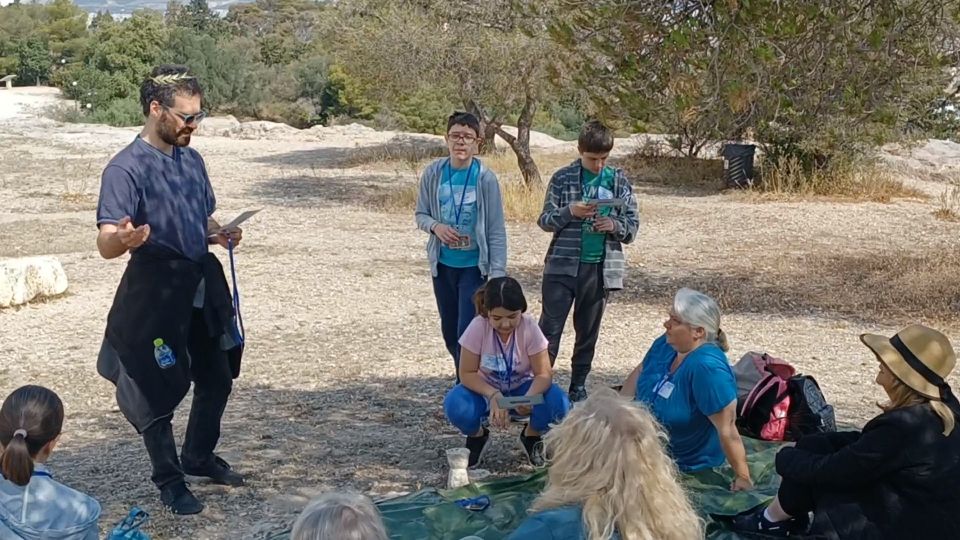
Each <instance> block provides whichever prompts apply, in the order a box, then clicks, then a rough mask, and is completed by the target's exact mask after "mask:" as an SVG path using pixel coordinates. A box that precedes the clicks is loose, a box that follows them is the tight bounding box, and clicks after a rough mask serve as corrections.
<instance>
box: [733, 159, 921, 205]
mask: <svg viewBox="0 0 960 540" xmlns="http://www.w3.org/2000/svg"><path fill="white" fill-rule="evenodd" d="M759 172H760V174H759V178H758V180H757V181H756V182H755V183H754V185H753V186H752V187H751V188H750V189H748V190H746V191H745V192H744V193H745V194H746V196H747V197H748V198H750V199H753V200H758V201H766V200H774V201H782V200H843V201H860V202H882V203H887V202H890V201H892V200H893V199H902V198H913V199H926V198H927V196H926V194H924V193H923V192H921V191H919V190H917V189H914V188H911V187H908V186H905V185H904V184H903V182H901V181H900V180H898V179H897V176H896V175H895V174H894V173H893V172H892V171H891V170H890V169H889V167H885V166H882V165H881V164H879V163H874V162H839V163H834V164H833V165H831V166H830V167H827V168H825V169H822V170H814V171H812V172H811V171H807V170H804V168H803V166H802V165H801V163H800V162H799V161H798V160H797V159H794V158H788V159H784V160H782V161H780V162H778V163H776V164H765V163H763V162H761V163H760V167H759Z"/></svg>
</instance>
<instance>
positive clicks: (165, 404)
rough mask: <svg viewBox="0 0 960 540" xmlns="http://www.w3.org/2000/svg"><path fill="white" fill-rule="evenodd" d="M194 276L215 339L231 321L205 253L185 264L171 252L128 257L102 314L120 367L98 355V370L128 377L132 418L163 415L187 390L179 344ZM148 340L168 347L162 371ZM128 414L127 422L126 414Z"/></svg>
mask: <svg viewBox="0 0 960 540" xmlns="http://www.w3.org/2000/svg"><path fill="white" fill-rule="evenodd" d="M201 278H202V279H203V280H204V283H205V296H204V302H203V304H204V306H203V315H204V320H205V322H206V330H207V331H208V337H209V338H210V339H215V340H219V339H220V337H221V336H222V335H223V334H225V333H228V332H231V329H235V328H236V326H235V324H234V321H235V319H234V315H235V313H234V309H233V303H232V297H231V295H230V288H229V286H228V285H227V281H226V278H225V276H224V272H223V265H221V264H220V261H219V260H218V259H217V258H216V257H215V256H214V255H213V254H209V253H208V254H206V255H204V256H203V257H202V258H201V259H200V261H193V260H190V259H187V258H184V257H182V256H180V255H178V254H176V253H174V252H172V251H169V252H157V251H156V250H154V251H151V252H150V253H149V254H147V253H136V254H134V255H133V256H132V257H131V258H130V262H129V263H128V264H127V269H126V271H125V272H124V274H123V278H122V279H121V280H120V286H119V287H118V288H117V293H116V296H115V297H114V300H113V307H111V309H110V314H109V315H108V316H107V329H106V339H105V341H106V342H107V344H109V348H110V349H112V351H111V352H113V351H115V355H116V357H117V358H119V361H120V364H122V368H123V369H122V370H117V369H110V368H109V367H108V366H107V365H106V364H108V362H104V361H103V360H104V359H103V356H104V353H103V352H101V361H100V363H99V365H98V370H99V371H100V373H101V375H103V376H104V377H106V378H108V379H110V380H112V381H113V382H114V383H115V384H117V382H118V381H117V380H114V379H115V378H116V377H117V376H118V373H122V374H124V375H125V376H129V378H130V379H132V380H133V382H134V383H135V385H136V393H137V394H139V396H137V399H135V400H128V401H136V402H138V403H130V404H127V406H128V408H135V409H137V410H136V411H135V412H134V413H133V416H135V417H136V418H138V419H146V420H147V421H151V420H155V419H158V418H162V417H164V416H168V415H169V414H171V413H172V412H173V411H174V409H176V407H177V405H179V404H180V402H181V401H182V400H183V397H184V396H185V395H186V394H187V391H188V390H189V389H190V381H191V372H190V355H189V351H188V349H187V344H188V343H189V337H190V329H191V321H192V317H193V310H194V307H193V300H194V296H195V295H196V292H197V287H198V286H199V284H200V280H201ZM156 338H162V339H163V341H164V343H165V344H166V345H167V346H168V347H170V349H171V350H172V352H173V354H174V357H175V358H176V363H175V364H174V365H173V366H171V367H168V368H165V369H162V368H161V367H160V365H159V364H158V362H157V361H156V359H155V356H154V344H153V342H154V339H156ZM231 344H232V341H231ZM242 353H243V347H242V345H236V346H233V347H232V348H230V349H229V350H228V351H227V355H226V356H227V359H228V361H229V362H230V364H231V371H232V375H233V377H234V378H236V377H237V376H238V375H239V373H240V358H241V355H242ZM118 388H119V386H118ZM118 398H119V394H118ZM121 408H123V404H122V405H121ZM144 408H147V409H148V410H143V409H144ZM128 419H131V415H129V414H128ZM131 421H133V420H132V419H131ZM142 423H143V422H141V421H137V422H134V424H135V425H136V426H137V428H138V429H142V428H143V427H144V426H142V425H137V424H142Z"/></svg>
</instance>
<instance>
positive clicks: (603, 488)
mask: <svg viewBox="0 0 960 540" xmlns="http://www.w3.org/2000/svg"><path fill="white" fill-rule="evenodd" d="M666 438H667V436H666V433H664V431H663V429H662V428H661V427H660V425H659V424H658V423H657V421H656V420H655V419H654V417H653V416H652V415H651V414H650V413H649V412H648V411H647V409H646V408H645V407H644V406H642V405H640V404H639V403H636V402H633V401H631V400H629V399H626V398H622V397H620V396H618V395H617V394H616V392H614V391H613V390H610V389H601V390H599V391H597V392H596V393H595V394H592V395H591V396H590V397H588V398H587V399H586V400H585V401H582V402H581V403H579V404H578V405H577V407H575V408H574V409H572V410H571V412H570V414H568V415H567V417H566V418H565V419H564V420H563V421H562V422H560V424H558V425H557V426H555V427H554V428H553V429H552V430H550V432H549V433H547V434H546V435H545V436H544V445H545V447H546V454H547V456H548V461H549V463H550V467H549V469H548V472H547V485H546V488H545V489H544V491H543V493H542V494H540V497H538V498H537V500H536V501H534V503H533V508H532V510H531V511H532V512H534V513H533V514H532V515H531V516H530V517H528V518H527V519H526V520H525V521H524V522H523V523H521V524H520V527H519V528H518V529H517V530H516V531H514V532H513V534H511V535H510V537H509V540H526V539H530V538H536V539H538V540H609V539H615V540H691V539H699V538H703V534H704V533H703V524H702V521H701V520H700V518H699V517H698V516H697V514H696V513H695V512H694V510H693V507H692V506H691V503H690V501H689V500H688V498H687V495H686V493H685V492H684V490H683V487H682V486H681V485H680V483H679V482H678V481H677V476H678V472H677V467H676V465H675V464H674V462H673V460H672V459H670V456H669V455H668V454H667V452H666V449H665V448H664V445H665V443H666Z"/></svg>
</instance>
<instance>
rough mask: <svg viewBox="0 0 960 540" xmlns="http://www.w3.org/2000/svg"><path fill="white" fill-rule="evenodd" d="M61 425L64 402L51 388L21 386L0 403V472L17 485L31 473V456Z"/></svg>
mask: <svg viewBox="0 0 960 540" xmlns="http://www.w3.org/2000/svg"><path fill="white" fill-rule="evenodd" d="M62 428H63V402H62V401H61V400H60V396H58V395H57V394H56V393H55V392H54V391H53V390H49V389H47V388H44V387H42V386H22V387H20V388H18V389H16V390H14V391H13V393H12V394H10V395H9V396H7V399H5V400H4V401H3V405H2V406H0V445H2V446H3V455H2V456H0V473H2V474H3V477H4V478H6V479H7V480H9V481H11V482H13V483H14V484H16V485H18V486H26V485H27V484H29V483H30V477H31V476H33V469H34V464H33V462H34V460H35V459H36V458H37V455H38V454H39V453H40V452H41V451H42V450H43V449H44V448H46V447H47V446H48V445H49V444H50V442H51V441H53V440H55V439H56V438H57V437H59V436H60V430H61V429H62Z"/></svg>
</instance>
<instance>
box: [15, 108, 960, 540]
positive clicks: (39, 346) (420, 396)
mask: <svg viewBox="0 0 960 540" xmlns="http://www.w3.org/2000/svg"><path fill="white" fill-rule="evenodd" d="M55 99H56V97H55V95H54V94H52V93H50V92H44V91H40V90H33V91H23V90H18V91H14V92H6V91H0V258H8V257H21V256H28V255H37V254H51V255H55V256H57V257H58V258H59V259H60V260H61V262H62V263H63V265H64V268H65V269H66V272H67V274H68V277H69V279H70V288H69V290H68V293H67V294H66V295H64V296H63V297H60V298H56V299H50V300H47V301H42V302H36V303H32V304H29V305H27V306H23V307H20V308H15V309H8V310H2V311H0V394H2V395H6V394H7V393H8V392H9V391H11V390H13V389H14V388H16V387H18V386H20V385H23V384H27V383H35V384H43V385H46V386H49V387H51V388H53V389H55V390H56V391H57V392H58V393H59V394H60V395H61V396H62V397H63V399H64V401H65V403H66V407H67V421H66V425H65V432H64V435H63V439H62V443H61V446H60V449H59V450H58V451H57V452H56V454H55V455H54V456H53V459H52V462H51V466H52V467H53V469H54V471H55V472H56V474H57V477H58V478H59V479H61V480H62V481H64V482H66V483H68V484H70V485H72V486H75V487H77V488H78V489H81V490H83V491H86V492H88V493H90V494H91V495H93V496H94V497H96V498H97V499H99V500H100V501H101V503H102V504H103V507H104V514H103V527H104V529H105V530H106V529H107V527H108V526H109V525H110V524H111V523H113V522H115V521H116V520H118V519H120V518H121V517H122V516H123V515H125V513H126V511H127V510H128V509H129V508H130V507H131V506H133V505H140V506H142V507H143V508H145V509H146V510H147V511H149V512H150V513H151V514H152V516H153V519H152V522H151V525H150V526H149V528H148V531H149V532H150V534H151V535H153V537H154V538H158V539H166V538H171V539H172V538H190V539H207V538H209V539H222V538H264V537H266V536H267V535H269V533H271V532H275V531H279V530H282V529H283V528H284V527H286V526H287V525H289V523H290V522H291V521H292V520H293V519H294V517H295V515H296V514H297V512H298V511H299V510H300V509H301V508H302V507H303V505H304V504H305V503H306V502H307V501H308V499H309V498H310V497H311V496H313V495H314V494H317V493H319V492H322V491H324V490H330V489H353V490H360V491H363V492H367V493H369V494H371V495H372V496H384V495H389V494H391V493H396V492H407V491H412V490H417V489H421V488H425V487H440V486H442V484H443V482H444V479H445V459H444V457H443V451H444V450H445V449H446V448H449V447H453V446H457V445H459V444H461V438H460V435H459V434H457V433H456V432H455V430H454V429H452V428H451V427H450V426H448V425H447V424H446V422H445V421H444V418H443V413H442V410H441V400H442V397H443V394H444V392H446V391H447V390H448V389H449V388H450V386H451V383H452V379H453V366H452V362H451V361H450V359H449V358H448V357H447V355H446V353H445V351H444V349H443V346H442V342H441V339H440V333H439V325H438V321H437V316H436V307H435V304H434V301H433V296H432V291H431V286H430V276H429V271H428V268H427V265H426V262H425V258H424V252H423V247H424V242H425V237H424V235H423V234H422V233H420V232H419V231H417V230H416V229H415V227H414V226H413V219H412V210H411V211H410V212H408V213H404V214H391V213H382V212H378V211H375V210H373V209H372V207H371V205H370V204H368V201H370V200H371V199H372V198H374V197H382V195H383V194H385V193H389V192H390V191H391V190H395V189H397V187H402V186H403V185H407V184H409V183H411V182H415V177H414V176H413V175H412V174H411V173H409V172H402V171H398V172H383V168H380V167H365V166H359V167H349V168H348V167H346V166H345V164H347V163H350V161H349V158H350V156H351V154H352V153H353V152H355V151H356V149H357V148H358V147H368V146H370V145H377V144H385V143H386V142H387V140H388V139H389V136H390V135H389V134H379V135H378V134H377V133H376V132H371V131H369V130H360V129H355V128H349V127H340V128H327V129H322V130H320V129H318V130H313V132H312V133H310V134H305V135H304V136H303V137H301V138H298V137H297V136H296V135H285V136H284V137H282V138H278V140H277V139H273V138H270V137H269V135H267V136H266V138H264V139H262V140H256V139H237V138H230V137H220V136H198V137H196V138H195V143H194V145H195V147H196V148H197V149H198V150H199V151H200V152H202V153H203V155H204V157H205V159H206V161H207V164H208V167H209V170H210V176H211V178H212V180H213V184H214V188H215V189H216V192H217V198H218V201H219V211H218V216H219V217H220V218H221V219H230V218H232V217H233V216H235V215H236V214H238V213H239V212H241V211H243V210H245V209H249V208H263V212H261V213H260V214H259V215H257V216H256V217H255V218H253V219H252V220H251V221H249V222H248V223H247V225H246V227H245V239H244V242H243V245H242V246H241V247H240V248H239V249H238V251H237V264H238V272H239V279H240V288H241V292H242V295H243V305H244V307H245V309H244V319H245V322H246V328H247V335H248V340H249V345H248V349H247V354H246V357H245V365H244V372H243V374H242V376H241V377H240V379H239V380H237V381H236V385H235V390H234V394H233V396H232V398H231V401H230V404H229V407H228V409H227V412H226V416H225V418H224V430H223V438H222V440H221V445H220V452H221V454H222V455H223V456H224V457H225V458H226V459H227V460H228V461H230V462H231V463H232V464H234V465H235V467H236V468H237V469H239V470H241V471H243V472H245V473H247V474H248V475H249V476H248V478H249V485H248V486H247V487H244V488H239V489H227V488H221V487H215V486H209V485H202V484H201V485H195V486H194V487H195V488H196V491H197V492H198V494H199V495H200V496H201V497H202V498H203V500H204V501H205V502H206V504H207V510H206V511H205V512H204V513H203V514H202V515H200V516H195V517H174V516H171V515H169V514H167V513H165V512H164V511H163V510H162V509H161V507H160V505H159V501H158V498H157V493H156V491H155V489H154V487H153V486H152V485H151V483H150V481H149V475H150V470H149V463H148V461H147V459H146V456H145V453H144V451H143V449H142V445H141V443H140V441H139V439H138V438H137V436H136V434H135V432H134V430H133V429H132V428H131V427H130V426H129V425H128V424H127V423H126V422H125V420H124V419H123V417H122V416H121V415H120V413H119V412H118V410H117V409H116V406H115V401H114V396H113V388H112V386H111V384H110V383H109V382H107V381H105V380H103V379H101V378H100V377H99V376H98V375H97V373H96V371H95V359H96V352H97V350H98V347H99V344H100V340H101V336H102V333H103V328H104V322H105V319H106V315H107V311H108V309H109V306H110V302H111V300H112V296H113V293H114V290H115V288H116V285H117V283H118V281H119V279H120V275H121V273H122V272H123V269H124V265H125V261H124V260H123V259H119V260H113V261H105V260H102V259H101V258H100V257H99V255H98V254H97V252H96V247H95V232H96V229H95V225H94V222H95V214H94V208H95V205H96V195H97V191H98V187H99V174H100V171H101V169H102V167H103V166H104V164H105V163H106V162H107V160H108V159H109V158H110V156H111V155H112V154H114V153H115V152H117V151H118V150H120V149H121V148H122V147H123V146H124V145H125V144H127V143H128V142H130V141H131V140H132V139H133V137H134V136H135V133H136V130H135V129H115V128H108V127H101V126H87V125H65V124H59V123H56V122H54V121H52V120H48V119H45V118H42V117H40V116H39V115H38V111H39V110H40V109H41V108H42V107H43V106H45V105H46V104H49V103H50V102H51V101H52V100H55ZM573 157H574V156H571V159H572V158H573ZM548 172H552V171H548ZM911 182H913V183H914V184H915V185H916V186H919V187H920V188H921V189H924V190H926V191H928V192H929V193H930V194H931V196H932V198H931V199H929V200H918V199H911V200H897V201H894V202H892V203H890V204H876V203H862V204H858V203H844V202H776V203H770V202H768V203H763V204H758V203H756V202H752V201H750V200H747V199H744V198H741V197H737V196H731V195H724V194H719V193H716V192H715V191H705V190H702V189H693V188H690V189H687V188H682V187H669V186H663V185H660V184H656V185H655V184H645V183H643V182H637V185H636V190H637V192H638V194H639V197H640V200H641V216H642V229H641V230H642V232H641V235H640V237H639V238H638V240H637V241H636V242H635V243H634V244H633V245H631V246H630V247H629V248H628V251H627V256H628V258H629V260H630V267H629V276H628V284H627V288H626V289H625V290H624V291H623V292H621V293H619V294H616V295H615V296H614V297H613V300H612V303H611V305H610V306H609V309H608V311H607V315H606V318H605V321H604V325H603V333H602V336H601V339H600V345H599V350H598V354H597V359H596V361H595V365H594V373H593V375H592V376H591V386H595V387H596V386H600V385H610V384H618V383H619V382H620V381H621V380H622V378H623V377H625V376H626V374H627V373H628V372H629V371H630V369H631V368H633V367H634V366H635V365H636V364H637V363H638V362H639V361H640V359H641V358H642V355H643V353H644V352H645V350H646V347H647V346H648V345H649V343H650V342H651V341H652V340H653V339H654V338H655V337H657V335H659V333H660V331H661V326H660V325H661V323H662V321H663V319H664V317H665V313H666V311H667V309H668V307H669V302H670V298H671V297H672V294H673V293H674V292H675V290H676V289H677V288H678V287H680V286H683V285H692V286H695V287H699V288H701V289H703V290H705V291H706V292H709V293H711V294H714V295H716V296H717V297H718V298H719V299H720V301H721V303H722V305H723V307H724V309H725V314H724V322H723V326H724V328H725V330H726V332H727V333H728V335H729V336H730V339H731V345H732V350H731V359H734V360H735V359H737V358H739V357H740V356H741V355H742V354H743V353H745V352H746V351H750V350H766V351H769V352H770V353H771V354H774V355H777V356H781V357H783V358H786V359H788V360H789V361H791V362H793V363H794V364H795V365H796V366H797V367H798V368H799V369H800V370H802V371H803V372H805V373H808V374H811V375H814V376H815V377H816V378H817V379H818V380H819V381H820V383H821V385H822V386H823V389H824V392H825V394H826V395H827V397H828V399H829V400H830V401H832V402H833V403H834V404H835V406H836V407H837V410H838V413H839V416H840V419H841V420H842V421H845V422H851V423H862V422H864V421H865V420H867V419H869V418H870V417H871V416H873V415H874V414H875V413H876V411H877V409H876V406H875V403H876V402H877V401H878V400H879V399H880V398H881V390H880V389H879V388H878V387H877V386H875V385H874V384H873V378H874V375H875V373H876V362H875V361H874V359H873V358H872V356H871V355H870V354H869V353H868V352H867V350H866V349H865V348H864V347H863V346H862V345H860V343H859V341H858V339H857V335H858V334H859V333H861V332H879V333H893V332H895V331H896V330H897V329H898V328H899V327H901V326H902V325H904V324H906V323H908V322H911V321H914V320H926V321H929V322H930V324H934V325H936V326H939V327H940V328H942V329H944V331H946V332H947V333H948V334H952V336H953V337H954V338H955V339H956V338H957V337H958V336H960V317H957V316H956V313H957V311H958V310H960V292H958V290H960V289H958V288H956V287H954V286H953V284H956V282H957V281H956V280H957V272H956V269H957V267H956V266H950V264H951V261H955V260H956V259H955V257H953V255H952V254H954V253H956V252H957V247H956V246H957V240H958V232H960V225H958V224H957V223H951V222H945V221H940V220H937V219H935V218H934V217H933V216H932V212H933V211H934V210H935V208H936V204H937V203H936V196H937V194H938V193H939V192H941V191H942V189H943V184H941V183H937V182H932V181H930V180H929V179H928V180H911ZM508 232H509V241H510V264H509V269H510V272H511V273H512V274H513V275H515V276H516V277H518V278H519V279H520V280H521V282H522V283H523V285H524V286H525V289H526V291H527V293H528V298H529V299H530V301H531V304H532V306H531V310H532V312H533V313H538V312H539V296H540V295H539V286H540V270H541V262H542V257H543V253H544V251H545V249H546V246H547V243H548V241H549V235H547V234H546V233H543V232H542V231H540V230H539V229H538V228H537V227H536V226H535V224H531V223H510V224H509V226H508ZM947 255H949V257H947ZM931 261H933V262H931ZM934 263H936V264H939V265H941V266H938V267H936V268H937V269H936V270H930V268H931V266H930V265H932V264H934ZM943 268H946V269H949V270H948V271H949V272H952V273H950V274H947V273H944V271H942V270H941V269H943ZM950 280H952V281H950ZM931 291H932V292H931ZM951 291H952V292H951ZM951 294H952V295H953V296H950V295H951ZM901 298H902V299H903V300H902V301H901ZM927 304H929V305H937V306H941V307H938V308H937V309H931V310H926V309H925V307H924V306H925V305H927ZM944 306H945V307H944ZM955 343H956V342H955ZM957 345H958V349H960V343H957ZM570 346H571V340H570V339H567V340H566V341H564V343H563V347H562V351H561V355H562V356H561V359H560V361H559V362H558V375H557V377H558V379H559V383H560V384H561V385H564V386H565V385H566V382H567V380H568V376H569V365H568V360H567V359H568V358H569V353H570ZM954 382H956V379H954ZM188 405H189V403H188V402H187V403H184V405H183V406H182V408H181V412H180V414H179V415H178V416H177V418H176V421H175V425H176V428H177V429H178V433H180V430H182V429H183V427H184V424H185V417H186V413H187V411H188ZM516 436H517V435H516V433H514V432H510V433H507V434H500V435H498V436H497V438H496V441H495V443H496V444H495V448H494V450H493V452H492V455H491V457H490V459H489V460H488V463H487V468H488V469H489V470H490V471H491V472H492V473H494V474H517V473H522V472H524V471H526V470H528V469H526V468H525V466H524V465H523V461H522V459H521V453H520V451H519V449H518V445H517V441H516Z"/></svg>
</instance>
